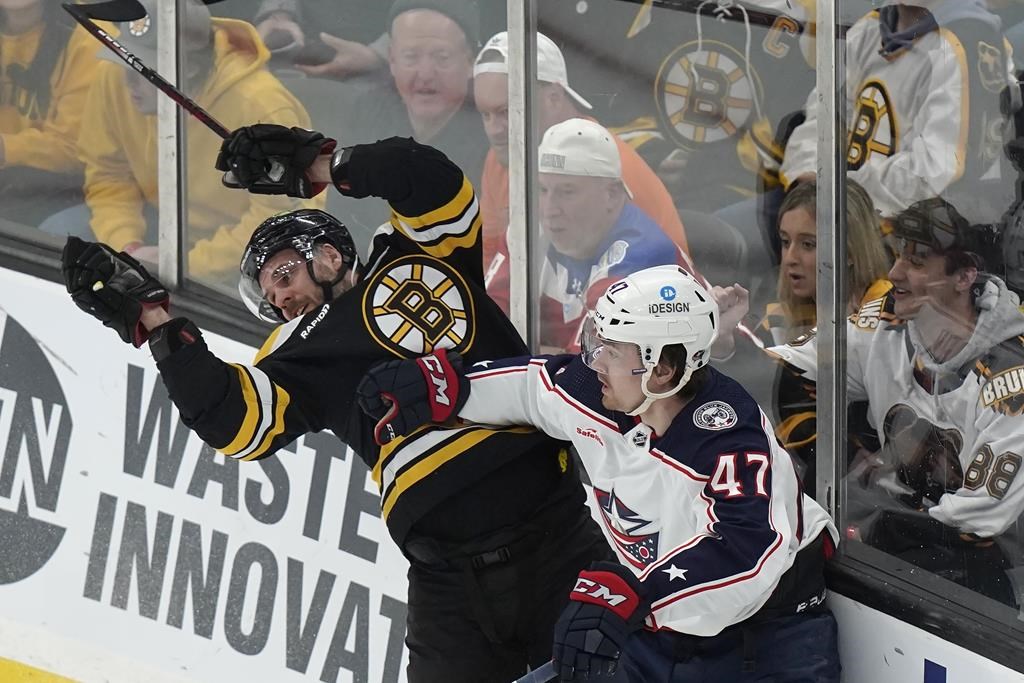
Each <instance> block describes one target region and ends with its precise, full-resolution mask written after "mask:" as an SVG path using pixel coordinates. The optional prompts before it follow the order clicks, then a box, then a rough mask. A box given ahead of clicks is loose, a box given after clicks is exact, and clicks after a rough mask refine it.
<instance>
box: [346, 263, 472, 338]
mask: <svg viewBox="0 0 1024 683" xmlns="http://www.w3.org/2000/svg"><path fill="white" fill-rule="evenodd" d="M363 316H364V318H365V319H366V325H367V329H369V330H370V333H371V334H372V335H373V337H374V339H376V340H377V343H379V344H380V345H381V346H383V347H384V348H386V349H388V350H389V351H391V352H392V353H394V354H396V355H398V356H401V357H403V358H409V357H413V356H420V355H423V354H425V353H430V352H432V351H434V350H435V349H437V348H450V349H456V350H458V351H462V350H464V349H465V348H466V347H468V346H469V345H471V344H472V343H473V336H474V334H475V332H476V330H475V322H474V315H473V299H472V296H471V295H470V292H469V288H468V286H467V285H466V281H465V280H464V279H463V278H462V276H461V275H459V273H458V272H457V271H456V270H455V269H454V268H452V267H451V266H449V265H448V264H446V263H444V262H443V261H439V260H437V259H434V258H430V257H428V256H420V255H414V256H406V257H403V258H400V259H397V260H395V261H392V262H391V263H389V264H388V265H387V266H386V267H385V268H383V269H381V270H380V271H379V272H377V273H376V274H374V276H373V277H372V279H371V281H370V283H369V285H368V286H367V288H366V293H365V294H364V295H363Z"/></svg>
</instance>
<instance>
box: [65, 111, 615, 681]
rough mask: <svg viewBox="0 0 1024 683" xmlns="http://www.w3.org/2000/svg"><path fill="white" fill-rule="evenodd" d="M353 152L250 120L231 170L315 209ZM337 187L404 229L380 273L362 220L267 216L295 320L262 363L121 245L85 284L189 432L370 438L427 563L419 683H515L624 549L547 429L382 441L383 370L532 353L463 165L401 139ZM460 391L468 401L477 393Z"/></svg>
mask: <svg viewBox="0 0 1024 683" xmlns="http://www.w3.org/2000/svg"><path fill="white" fill-rule="evenodd" d="M334 144H335V143H334V141H333V140H328V139H326V138H324V137H323V136H322V135H320V134H319V133H313V132H311V131H304V130H301V129H287V128H283V127H281V126H272V125H256V126H250V127H247V128H243V129H239V130H238V131H236V132H235V133H233V134H232V136H231V137H230V138H229V139H228V140H227V141H226V142H225V144H224V148H223V149H222V154H221V157H220V159H219V161H218V165H219V166H220V167H221V168H224V169H226V168H230V169H232V172H233V173H232V176H231V178H230V181H231V182H232V183H233V184H236V185H237V184H240V185H244V186H246V187H249V188H250V189H252V190H253V191H260V192H269V193H288V194H291V195H293V196H298V195H302V196H309V195H311V194H312V193H314V192H315V191H317V190H322V189H323V187H324V186H325V184H324V183H317V184H314V183H313V182H311V180H310V179H309V177H308V174H307V171H308V170H309V166H310V164H311V163H312V162H313V161H314V160H315V159H317V158H318V156H319V155H320V153H321V152H331V151H332V150H333V148H334ZM268 154H269V155H270V156H272V157H273V158H274V160H275V161H277V162H278V163H279V164H281V165H282V166H283V168H284V173H283V175H282V177H281V178H280V179H279V180H278V181H276V182H274V181H271V180H270V179H269V178H267V177H265V176H264V174H263V169H264V168H265V167H266V166H268V161H269V158H268ZM324 158H325V160H326V159H328V158H331V157H329V156H327V157H324ZM329 174H330V179H331V183H332V184H334V185H335V186H336V187H337V188H338V189H339V190H340V191H341V192H343V193H344V194H346V195H349V196H352V197H366V196H376V197H381V198H383V199H386V200H388V201H389V202H390V204H391V207H392V211H393V213H392V217H391V223H390V227H389V228H388V229H386V230H384V231H383V232H381V233H380V234H378V235H377V236H376V237H375V239H374V241H373V244H372V250H371V254H370V256H369V259H368V262H367V263H366V264H365V265H364V264H361V263H359V261H358V259H357V258H356V254H355V248H354V246H353V244H352V239H351V237H350V236H349V234H348V231H347V230H346V229H345V227H344V226H343V225H342V224H341V223H339V222H338V221H337V220H335V219H334V218H332V217H331V216H330V215H328V214H326V213H324V212H322V211H318V210H300V211H293V212H290V213H286V214H282V215H279V216H275V217H272V218H269V219H268V220H266V221H264V223H263V224H262V225H261V226H260V227H259V228H258V229H257V230H256V232H255V233H254V234H253V236H252V238H251V239H250V241H249V245H248V247H247V248H246V251H245V255H244V256H243V259H242V279H241V283H240V287H239V289H240V291H241V293H242V297H243V299H244V300H245V302H246V303H247V304H248V305H249V307H250V308H251V310H252V311H253V312H254V313H255V314H256V315H257V316H258V317H261V318H264V319H267V320H271V321H274V322H285V321H287V322H285V324H283V325H281V326H280V327H278V328H277V329H276V330H274V332H273V333H272V334H271V335H270V337H269V338H268V339H267V341H266V343H265V344H264V346H263V348H262V349H260V351H259V353H258V355H257V357H256V359H255V361H254V362H253V363H252V364H250V365H245V364H234V363H226V362H224V361H222V360H220V359H219V358H217V357H215V356H214V355H213V354H212V353H211V352H210V351H209V350H208V349H207V347H206V344H205V343H204V342H203V340H202V335H201V333H200V331H199V329H198V328H197V327H196V326H195V325H194V324H193V323H191V322H190V321H188V320H187V319H185V318H174V319H171V318H170V316H169V315H168V314H167V313H166V312H165V309H166V305H167V299H168V297H167V292H166V290H164V289H163V288H162V287H161V286H160V284H159V283H158V282H156V281H155V280H154V279H153V278H152V277H150V276H149V275H148V274H147V273H146V272H145V271H144V269H143V268H142V267H141V266H139V265H138V263H136V262H135V261H134V260H132V259H131V258H130V257H127V256H125V255H124V254H117V253H115V252H113V251H112V250H110V249H109V248H107V247H106V246H105V245H102V244H97V243H93V244H88V243H84V242H81V241H79V240H74V239H72V240H70V241H69V243H68V245H67V247H66V248H65V253H64V266H65V279H66V282H67V285H68V290H69V292H71V293H72V296H73V297H74V299H75V301H76V303H78V305H79V306H80V307H82V308H83V309H84V310H86V311H87V312H89V313H90V314H92V315H94V316H95V317H97V318H99V319H100V320H102V321H103V322H104V323H105V324H107V325H108V326H110V327H113V328H114V329H115V330H117V331H118V332H119V333H120V335H121V337H122V339H124V340H125V341H127V342H131V343H134V344H135V345H136V346H139V345H141V344H142V343H143V341H145V340H146V339H147V338H148V339H149V344H150V348H151V350H152V352H153V356H154V358H155V359H156V361H157V367H158V368H159V370H160V373H161V376H162V378H163V380H164V383H165V384H166V386H167V388H168V391H169V393H170V396H171V398H172V399H173V400H174V402H175V404H176V405H177V407H178V409H179V410H180V412H181V416H182V419H183V421H184V422H185V423H186V424H187V425H188V426H189V427H190V428H192V429H193V430H194V431H196V432H197V433H198V434H199V435H200V437H202V438H203V440H205V441H206V442H207V443H209V444H210V445H211V446H213V447H215V448H217V449H218V450H220V451H221V452H223V453H224V454H226V455H228V456H231V457H234V458H238V459H242V460H254V459H258V458H264V457H267V456H269V455H271V454H272V453H274V452H275V451H277V450H278V449H279V448H280V447H282V446H285V445H286V444H288V443H290V442H291V441H293V440H294V439H295V438H297V437H298V436H300V435H302V434H304V433H306V432H317V431H321V430H324V429H330V430H332V431H333V432H334V433H335V434H336V435H337V436H338V437H339V438H340V439H341V440H342V441H344V442H345V443H347V444H348V445H350V446H351V447H352V448H353V449H354V450H355V451H356V452H357V453H358V454H359V455H360V456H361V457H362V459H363V460H364V461H365V462H366V464H367V465H368V466H369V467H370V468H371V470H372V474H373V478H374V479H375V481H376V482H377V484H378V485H379V487H380V491H381V505H382V513H383V517H384V519H385V521H386V523H387V526H388V530H389V531H390V533H391V535H392V536H393V537H394V539H395V541H396V542H397V543H398V544H399V545H400V547H401V548H402V550H403V552H404V554H405V555H406V557H408V558H409V560H410V563H411V568H410V572H409V591H410V601H409V617H408V631H407V637H406V642H407V645H408V647H409V651H410V658H409V670H408V679H409V680H410V681H474V682H475V681H502V682H504V681H509V680H512V679H514V678H516V677H518V676H520V675H522V674H523V673H525V671H526V670H527V666H528V665H529V666H531V667H537V666H540V665H541V664H543V663H544V662H545V661H547V660H549V659H550V657H551V632H552V629H553V627H554V623H555V620H556V618H557V616H558V614H559V611H560V610H561V607H562V605H564V604H566V602H567V599H568V594H569V589H570V588H571V586H572V583H573V581H574V580H575V577H576V576H577V574H578V572H579V570H580V569H581V568H583V567H584V566H586V565H587V564H588V563H589V562H590V561H592V560H594V559H600V558H604V557H606V556H607V555H608V553H609V552H610V551H609V549H608V547H607V546H606V545H605V543H604V541H603V540H602V538H601V535H600V532H599V531H598V529H597V528H596V526H595V525H594V523H593V521H592V520H591V518H590V515H589V512H588V511H587V508H586V504H585V500H584V491H583V488H582V486H580V484H579V479H578V476H577V473H576V471H575V468H574V465H573V462H572V460H571V459H570V458H568V457H567V454H566V451H565V449H564V448H563V446H564V444H562V443H561V442H558V441H555V440H552V439H550V438H549V437H547V436H545V435H543V434H541V433H539V432H537V431H535V430H533V429H529V428H521V427H514V428H507V429H485V428H478V427H469V428H459V429H450V430H449V429H444V428H443V427H441V426H431V427H427V428H425V429H423V430H420V431H417V432H416V433H415V434H412V435H410V436H409V437H408V438H404V439H403V438H397V439H393V440H391V441H390V443H388V444H387V446H386V447H383V448H381V447H379V446H377V444H376V443H375V438H374V436H375V435H374V431H373V422H372V421H370V420H369V419H368V418H366V417H364V416H363V414H362V412H361V411H360V410H359V408H358V406H357V405H356V403H355V394H356V391H355V389H356V385H357V384H358V382H359V380H360V379H361V377H362V376H363V374H364V373H365V372H366V370H367V369H368V368H369V367H370V366H371V365H373V364H374V363H376V362H379V361H381V360H386V359H393V358H396V357H397V358H409V357H415V356H419V355H421V354H424V353H430V352H432V351H437V352H441V353H442V355H443V350H445V349H451V350H453V351H457V352H459V353H461V354H463V355H464V356H465V357H466V358H467V359H471V360H479V359H482V358H485V357H494V356H502V355H515V354H522V353H525V352H526V346H525V345H524V344H523V342H522V340H521V339H520V338H519V336H518V335H517V334H516V332H515V330H514V328H513V327H512V325H511V323H509V322H508V320H507V319H506V318H505V317H504V315H503V314H502V313H501V311H500V309H499V308H498V307H497V306H496V305H495V304H494V303H493V302H492V301H491V300H490V299H489V298H488V297H487V295H486V293H485V290H484V287H483V272H482V270H483V269H482V266H481V251H480V240H479V236H480V218H479V214H478V210H477V200H476V197H475V194H474V192H473V188H472V186H471V185H470V183H469V181H468V180H467V179H466V178H465V177H464V175H463V173H462V171H461V170H460V169H459V168H458V167H457V166H455V165H454V164H453V163H452V162H451V161H449V160H448V159H447V158H446V157H445V156H444V155H443V154H441V153H440V152H439V151H437V150H435V149H433V148H431V147H426V146H423V145H420V144H418V143H416V142H414V141H413V140H411V139H399V138H391V139H388V140H383V141H380V142H376V143H373V144H368V145H356V146H354V147H348V148H345V149H339V150H338V151H337V152H336V153H334V155H333V159H332V161H331V165H330V171H329ZM446 390H447V392H448V393H447V396H449V397H450V399H451V400H456V399H457V392H458V387H457V386H454V385H453V386H450V387H447V388H446ZM441 391H445V389H442V390H441ZM521 577H529V580H520V579H521Z"/></svg>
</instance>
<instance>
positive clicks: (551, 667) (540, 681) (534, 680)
mask: <svg viewBox="0 0 1024 683" xmlns="http://www.w3.org/2000/svg"><path fill="white" fill-rule="evenodd" d="M553 680H555V663H554V662H548V663H547V664H545V665H544V666H542V667H540V668H539V669H534V670H533V671H531V672H530V673H528V674H526V675H525V676H523V677H522V678H517V679H516V680H515V681H513V683H548V681H553Z"/></svg>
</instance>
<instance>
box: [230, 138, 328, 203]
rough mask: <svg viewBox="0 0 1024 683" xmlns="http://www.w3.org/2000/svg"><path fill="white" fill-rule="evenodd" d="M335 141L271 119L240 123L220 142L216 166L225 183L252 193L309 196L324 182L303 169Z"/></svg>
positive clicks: (310, 164)
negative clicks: (316, 181) (252, 123)
mask: <svg viewBox="0 0 1024 683" xmlns="http://www.w3.org/2000/svg"><path fill="white" fill-rule="evenodd" d="M335 144H337V143H336V142H335V141H334V140H332V139H331V138H326V137H324V136H323V135H322V134H321V133H317V132H316V131H312V130H306V129H304V128H295V127H293V128H286V127H285V126H278V125H275V124H270V123H257V124H256V125H253V126H243V127H241V128H239V129H237V130H235V131H232V133H231V135H230V136H229V137H228V138H227V139H225V140H224V142H223V143H221V146H220V154H218V155H217V170H218V171H224V180H223V182H224V184H225V185H226V186H228V187H244V188H245V189H247V190H249V192H252V193H253V194H286V195H288V196H289V197H299V198H301V199H308V198H310V197H314V196H316V195H317V194H319V193H320V192H321V191H323V189H324V188H325V187H326V186H327V184H326V183H314V182H313V181H312V180H311V179H310V178H309V176H308V175H306V171H308V170H309V167H310V166H312V165H313V162H314V161H316V158H317V157H318V156H320V155H321V154H330V153H331V152H332V151H333V150H334V146H335Z"/></svg>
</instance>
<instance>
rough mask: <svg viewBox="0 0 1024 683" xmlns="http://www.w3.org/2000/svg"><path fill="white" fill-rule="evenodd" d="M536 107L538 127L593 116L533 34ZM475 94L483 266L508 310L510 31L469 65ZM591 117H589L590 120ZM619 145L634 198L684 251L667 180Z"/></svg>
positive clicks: (557, 56) (548, 47)
mask: <svg viewBox="0 0 1024 683" xmlns="http://www.w3.org/2000/svg"><path fill="white" fill-rule="evenodd" d="M537 80H538V82H539V83H538V87H537V90H536V92H537V98H536V101H537V108H536V114H537V119H538V123H539V125H540V130H542V131H546V130H547V129H549V128H550V127H551V126H553V125H555V124H558V123H561V122H563V121H566V120H568V119H572V118H591V117H590V114H589V112H590V110H591V105H590V103H589V102H588V101H587V100H586V99H585V98H584V97H583V96H582V95H581V94H580V93H578V92H577V91H575V90H573V88H572V87H571V86H570V85H569V76H568V72H567V70H566V66H565V58H564V57H563V56H562V52H561V50H559V49H558V46H557V45H555V43H554V41H552V40H551V39H550V38H548V37H547V36H545V35H544V34H542V33H538V34H537ZM473 96H474V100H475V102H476V108H477V111H479V112H480V116H481V117H482V118H483V124H484V130H485V131H486V133H487V139H488V142H489V143H490V150H489V151H488V153H487V158H486V159H485V161H484V170H483V177H482V181H481V183H480V213H481V216H482V217H483V225H484V244H483V247H484V267H485V268H486V269H487V291H488V293H489V294H490V295H491V298H493V299H494V300H495V301H496V302H498V305H500V306H501V307H502V308H503V309H504V310H505V311H506V312H507V311H508V297H509V291H508V247H507V244H506V233H507V231H508V224H509V216H508V182H509V181H508V33H507V32H505V31H502V32H501V33H497V34H495V35H494V36H492V37H491V39H490V40H488V41H487V42H486V43H485V44H484V46H483V49H481V50H480V53H479V54H478V55H477V58H476V61H475V63H474V64H473ZM591 120H593V119H591ZM612 140H613V141H614V143H615V145H616V146H617V147H618V153H619V157H620V159H621V161H620V164H621V167H622V177H623V178H624V179H625V180H626V182H627V183H629V185H630V187H631V188H632V189H633V190H634V192H636V196H635V197H634V201H635V202H636V203H637V205H638V206H639V207H640V208H641V209H643V210H644V211H645V212H646V213H647V214H648V215H649V216H650V217H651V218H653V219H654V221H655V223H657V224H658V226H659V227H660V228H661V229H662V230H663V231H664V232H665V234H666V235H668V237H669V239H671V240H672V241H673V242H674V243H675V244H676V245H678V246H679V247H681V248H682V249H683V250H684V251H685V250H688V246H687V243H686V232H685V231H684V229H683V224H682V222H681V221H680V220H679V214H678V213H677V211H676V208H675V205H674V204H673V202H672V197H671V196H670V195H669V193H668V190H667V189H665V185H664V184H663V183H662V182H661V180H660V179H659V178H658V176H657V175H656V174H655V173H654V171H653V170H651V168H650V167H649V166H648V165H647V164H646V162H644V160H643V159H641V158H640V156H639V155H638V154H637V153H636V152H635V151H634V150H633V148H632V147H630V146H629V145H627V144H626V143H625V142H623V141H622V140H620V139H618V138H617V137H615V136H612Z"/></svg>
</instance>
